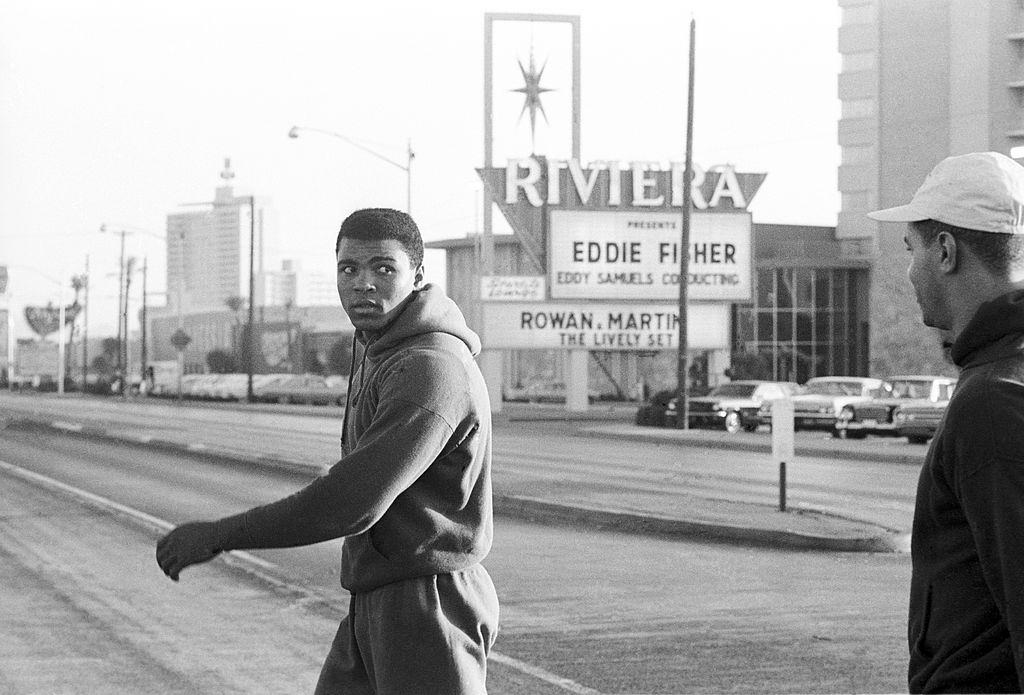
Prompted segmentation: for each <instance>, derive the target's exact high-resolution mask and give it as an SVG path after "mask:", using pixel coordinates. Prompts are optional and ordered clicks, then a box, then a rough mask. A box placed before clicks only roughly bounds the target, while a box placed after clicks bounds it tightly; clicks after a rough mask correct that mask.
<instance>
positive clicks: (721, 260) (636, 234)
mask: <svg viewBox="0 0 1024 695" xmlns="http://www.w3.org/2000/svg"><path fill="white" fill-rule="evenodd" d="M550 219H551V224H550V228H549V230H548V238H549V242H550V248H549V249H548V254H547V257H548V268H549V280H550V283H551V297H552V298H553V299H643V300H646V301H658V300H668V301H671V300H673V299H675V300H678V298H679V262H680V233H681V232H680V230H681V227H682V215H680V214H678V213H668V212H646V211H608V212H604V211H602V212H594V211H585V210H552V211H551V217H550ZM690 220H691V228H690V248H689V255H690V263H689V279H688V285H687V287H688V297H689V299H690V300H696V301H720V302H742V301H749V300H750V298H751V285H752V279H751V278H752V274H753V256H754V254H753V247H752V241H751V223H750V214H749V213H746V212H737V213H732V214H726V213H693V214H692V215H691V217H690Z"/></svg>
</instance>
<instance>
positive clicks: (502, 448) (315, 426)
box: [0, 394, 921, 531]
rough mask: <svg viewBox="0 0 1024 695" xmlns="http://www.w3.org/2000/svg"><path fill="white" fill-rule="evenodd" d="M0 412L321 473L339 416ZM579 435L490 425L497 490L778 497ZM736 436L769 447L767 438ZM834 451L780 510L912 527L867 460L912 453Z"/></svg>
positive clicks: (893, 474)
mask: <svg viewBox="0 0 1024 695" xmlns="http://www.w3.org/2000/svg"><path fill="white" fill-rule="evenodd" d="M0 405H3V406H5V407H10V408H12V409H13V408H33V407H45V409H46V412H47V413H48V414H49V413H53V414H56V413H59V415H52V416H51V417H55V418H57V419H60V418H65V419H67V420H68V421H70V422H75V423H90V422H92V423H100V424H102V426H103V427H105V428H106V429H107V430H108V431H114V432H118V431H119V432H121V433H123V434H124V436H127V437H133V436H139V437H148V438H155V439H167V440H172V441H174V440H177V441H187V442H189V443H190V444H192V445H194V446H206V447H210V448H213V447H216V448H218V449H225V450H228V451H231V450H234V451H237V452H239V453H240V454H241V455H244V456H251V455H252V452H253V451H259V452H261V453H262V454H263V455H264V456H266V457H268V458H274V459H283V460H293V461H298V462H304V463H307V464H308V463H322V464H329V463H333V461H334V460H336V459H337V457H338V455H339V431H340V428H341V422H340V412H341V411H340V409H337V408H334V409H319V410H317V411H316V412H322V413H326V412H333V413H334V414H335V415H336V417H323V416H322V415H321V416H309V415H305V416H304V415H301V414H287V413H280V412H273V411H267V410H263V409H234V408H215V409H211V408H209V407H202V406H190V405H185V406H184V407H180V406H177V405H175V404H174V403H173V402H168V401H155V402H154V401H142V402H139V403H138V404H137V406H136V405H135V404H130V405H129V406H128V407H127V408H126V407H125V405H124V403H122V402H120V401H114V400H111V399H75V398H68V399H64V400H61V401H60V402H59V403H58V402H56V401H54V400H53V399H47V398H45V397H44V398H41V399H40V398H38V397H32V396H24V397H21V396H18V395H16V396H14V397H7V396H6V395H4V394H0ZM58 406H59V407H58ZM298 412H299V413H301V412H302V411H301V410H299V411H298ZM587 425H588V426H594V423H587ZM580 427H581V423H579V422H571V421H561V422H558V421H534V422H524V421H508V420H504V419H501V420H498V421H497V422H496V425H495V431H494V447H493V449H494V476H495V482H496V485H497V484H500V483H502V482H503V479H502V475H503V472H504V471H515V473H516V477H517V479H521V480H523V481H524V482H523V485H524V486H525V488H527V489H528V488H529V487H531V486H544V487H547V488H551V487H561V488H563V489H564V491H565V492H566V494H568V493H570V492H571V491H572V488H573V487H574V483H575V481H579V480H586V481H587V482H588V483H593V482H594V481H599V482H600V483H602V484H603V485H604V486H605V487H606V488H607V489H608V490H610V491H615V492H616V493H621V494H622V496H623V497H624V498H625V499H627V500H628V497H629V494H630V492H632V491H636V492H638V493H652V492H653V493H656V494H659V495H663V496H665V498H666V499H668V500H670V501H671V500H674V499H681V498H685V497H686V496H701V497H705V498H713V499H727V500H733V501H741V502H753V503H759V504H765V505H772V504H775V503H776V501H777V499H778V470H777V469H776V467H775V465H774V464H773V463H772V461H771V457H770V455H768V454H765V453H756V452H751V451H737V450H724V449H717V448H707V449H701V448H699V447H692V446H685V447H683V446H678V445H673V444H658V443H654V442H640V441H627V440H621V439H611V438H602V437H590V436H577V435H576V433H577V432H578V431H579V430H580ZM738 436H739V437H741V438H745V439H751V438H753V439H756V440H759V441H760V440H763V441H764V442H765V443H767V442H770V435H769V434H768V433H766V432H761V433H757V434H755V435H748V434H746V433H740V435H738ZM815 439H817V440H821V441H823V442H828V437H827V435H823V434H821V433H815V432H800V433H798V440H799V442H798V444H799V443H801V442H802V443H807V442H810V441H814V440H815ZM843 444H844V445H847V444H852V445H854V446H856V447H857V448H858V449H861V450H863V452H864V457H863V459H862V460H850V459H849V458H839V457H829V456H799V457H797V459H796V460H795V461H793V462H790V464H789V466H788V472H787V477H788V481H787V489H788V503H789V505H790V506H791V507H793V508H797V507H808V508H812V509H818V510H821V511H827V512H831V513H833V514H837V515H840V516H847V517H851V518H857V519H863V520H866V521H870V522H872V523H876V524H879V525H882V526H885V527H887V528H890V529H892V530H895V531H907V530H909V528H910V524H911V519H912V514H913V504H914V494H915V491H916V487H917V474H918V470H919V466H918V465H917V463H911V464H908V463H893V462H891V461H882V460H880V459H878V458H875V454H876V453H879V452H883V451H884V452H886V453H891V452H892V451H893V449H894V447H895V448H898V449H900V450H907V451H913V452H915V454H917V455H918V456H919V455H920V452H921V447H920V446H912V445H908V444H907V443H906V441H905V440H898V441H897V440H892V439H888V440H880V439H876V438H871V439H869V440H867V441H859V442H856V443H851V442H843Z"/></svg>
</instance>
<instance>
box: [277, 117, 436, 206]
mask: <svg viewBox="0 0 1024 695" xmlns="http://www.w3.org/2000/svg"><path fill="white" fill-rule="evenodd" d="M303 130H307V131H310V132H312V133H320V134H321V135H330V136H331V137H332V138H337V139H339V140H344V141H345V142H347V143H348V144H350V145H352V146H353V147H358V148H359V149H361V150H362V151H363V152H367V153H369V154H372V155H373V156H374V157H376V158H377V159H382V160H384V161H385V162H387V163H388V164H390V165H391V166H395V167H398V168H399V169H401V170H402V171H404V172H405V211H406V212H408V213H409V214H412V160H413V158H414V157H415V156H416V154H415V153H414V152H413V151H412V140H408V141H407V142H406V150H405V155H406V159H405V164H402V163H400V162H396V161H395V160H393V159H391V158H389V157H385V156H384V155H382V154H381V153H380V152H376V151H374V150H371V149H370V148H369V147H367V146H366V145H363V144H362V143H359V142H356V141H355V140H353V139H352V138H350V137H347V136H345V135H342V134H341V133H335V132H334V131H331V130H321V129H320V128H306V127H304V126H297V125H293V126H292V127H291V130H289V131H288V137H290V138H297V137H299V132H300V131H303Z"/></svg>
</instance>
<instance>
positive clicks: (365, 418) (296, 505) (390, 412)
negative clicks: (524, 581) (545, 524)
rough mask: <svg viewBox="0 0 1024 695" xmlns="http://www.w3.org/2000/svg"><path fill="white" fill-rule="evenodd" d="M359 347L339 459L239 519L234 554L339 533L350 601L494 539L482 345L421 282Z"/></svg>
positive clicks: (441, 569) (482, 551)
mask: <svg viewBox="0 0 1024 695" xmlns="http://www.w3.org/2000/svg"><path fill="white" fill-rule="evenodd" d="M359 339H360V342H361V343H362V344H363V345H364V349H363V350H362V353H363V354H362V356H361V357H360V359H359V362H358V364H359V367H358V369H357V371H356V373H355V375H354V377H353V382H352V386H351V388H350V390H349V404H348V407H347V409H346V411H347V412H346V416H345V421H346V423H347V431H346V432H345V437H344V447H343V452H342V454H343V456H342V459H341V460H340V461H338V462H337V463H336V464H334V465H333V466H332V467H331V468H330V470H329V471H328V472H327V473H326V474H325V475H323V476H321V477H320V478H317V479H316V480H314V481H313V482H312V483H310V484H309V485H308V486H307V487H305V488H303V489H302V490H300V491H299V492H297V493H296V494H294V495H292V496H290V497H287V498H285V499H283V500H280V501H278V502H274V503H272V504H269V505H265V506H263V507H257V508H255V509H252V510H250V511H248V512H246V513H244V514H243V515H240V517H241V524H240V525H239V528H238V529H237V531H236V533H235V534H234V538H233V540H232V544H231V545H230V546H229V547H233V548H260V547H287V546H295V545H307V544H310V543H317V542H319V541H323V540H328V539H331V538H338V537H341V536H345V537H346V538H345V543H344V546H343V550H342V562H341V583H342V585H343V586H344V587H345V588H346V589H348V590H349V591H351V592H353V593H356V592H360V591H369V590H371V589H374V588H377V587H380V586H383V585H385V584H389V583H391V582H395V581H400V580H402V579H409V578H412V577H420V576H428V575H432V574H442V573H447V572H454V571H458V570H461V569H465V568H468V567H471V566H472V565H474V564H477V563H479V562H480V561H481V560H482V559H483V558H484V556H486V555H487V553H488V551H489V550H490V546H491V538H492V511H491V414H490V401H489V398H488V395H487V389H486V387H485V385H484V381H483V376H482V375H481V373H480V369H479V368H478V367H477V364H476V362H475V361H474V359H473V358H474V355H476V354H477V353H479V351H480V340H479V338H478V337H477V336H476V334H475V333H474V332H473V331H472V330H470V329H469V327H468V326H467V325H466V321H465V319H464V318H463V316H462V312H460V311H459V308H458V307H457V306H456V305H455V303H454V302H453V301H452V300H451V299H449V298H448V297H446V296H445V294H444V292H443V291H441V290H440V289H439V288H437V287H434V286H431V285H427V286H426V287H424V288H423V289H422V290H418V291H416V292H415V293H414V295H413V297H412V299H411V301H410V302H409V303H408V304H407V305H406V306H405V308H404V309H403V310H402V312H401V313H400V314H399V316H398V317H397V318H396V319H395V321H393V322H392V323H391V324H390V325H389V326H388V327H387V328H385V329H384V330H383V331H381V332H380V333H379V334H375V335H368V336H367V335H359Z"/></svg>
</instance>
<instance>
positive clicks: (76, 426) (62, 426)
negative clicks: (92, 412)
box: [50, 420, 82, 432]
mask: <svg viewBox="0 0 1024 695" xmlns="http://www.w3.org/2000/svg"><path fill="white" fill-rule="evenodd" d="M50 425H51V426H52V427H56V428H57V429H59V430H68V431H69V432H81V431H82V425H81V423H78V422H64V421H63V420H54V421H53V422H51V423H50Z"/></svg>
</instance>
